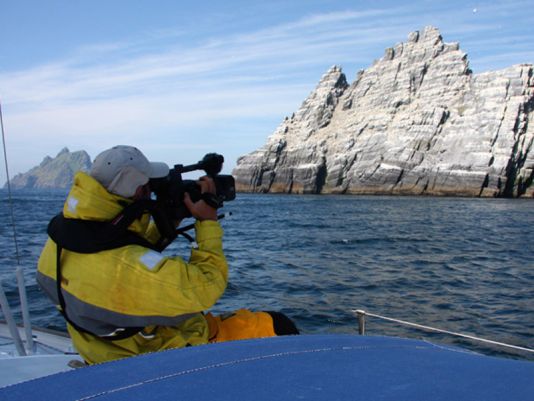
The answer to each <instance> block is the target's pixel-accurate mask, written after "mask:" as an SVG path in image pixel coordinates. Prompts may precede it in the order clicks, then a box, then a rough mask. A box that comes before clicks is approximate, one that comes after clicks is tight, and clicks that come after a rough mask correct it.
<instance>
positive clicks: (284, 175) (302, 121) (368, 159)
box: [233, 27, 534, 197]
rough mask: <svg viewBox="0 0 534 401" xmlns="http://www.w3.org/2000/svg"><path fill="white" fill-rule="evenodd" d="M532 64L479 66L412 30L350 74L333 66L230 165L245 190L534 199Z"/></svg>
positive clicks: (430, 33) (429, 33)
mask: <svg viewBox="0 0 534 401" xmlns="http://www.w3.org/2000/svg"><path fill="white" fill-rule="evenodd" d="M533 108H534V77H533V67H532V65H531V64H522V65H515V66H512V67H509V68H506V69H504V70H501V71H495V72H487V73H483V74H478V75H474V74H473V73H472V72H471V70H470V69H469V66H468V61H467V56H466V54H465V53H464V52H462V51H461V50H460V47H459V45H458V43H444V42H443V40H442V37H441V35H440V33H439V31H438V30H437V29H436V28H433V27H427V28H425V29H424V30H423V31H422V32H413V33H411V34H410V35H409V36H408V40H407V42H406V43H399V44H397V45H395V46H394V47H392V48H388V49H386V51H385V54H384V56H383V57H382V58H381V59H380V60H377V61H375V63H374V64H373V65H372V66H371V67H369V68H367V69H366V70H362V71H360V72H358V74H357V75H356V77H355V80H354V82H353V83H352V84H350V85H349V84H348V83H347V80H346V77H345V75H344V74H343V72H342V71H341V68H339V67H332V68H331V69H330V70H329V71H327V72H326V74H325V75H324V76H323V77H322V78H321V80H320V82H319V84H318V85H317V87H316V89H315V90H314V91H313V92H312V93H311V94H310V96H309V97H308V98H307V99H306V100H305V101H304V103H303V104H302V106H301V107H300V109H299V110H298V111H297V112H296V113H294V114H293V116H291V117H287V118H286V119H285V120H284V121H283V122H282V123H281V124H280V126H279V127H278V128H277V129H276V131H275V132H274V133H273V134H272V135H271V136H270V137H269V138H268V139H267V143H266V144H265V145H264V146H263V147H261V148H260V149H258V150H256V151H254V152H252V153H250V154H248V155H245V156H242V157H241V158H239V160H238V163H237V167H236V168H235V170H234V171H233V175H234V176H235V178H236V182H237V189H238V190H239V191H246V192H282V193H351V194H399V195H400V194H406V195H450V196H482V197H497V196H504V197H519V196H522V197H534V185H533V179H534V148H533V139H534V121H533V119H534V113H533Z"/></svg>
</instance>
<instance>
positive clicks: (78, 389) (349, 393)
mask: <svg viewBox="0 0 534 401" xmlns="http://www.w3.org/2000/svg"><path fill="white" fill-rule="evenodd" d="M533 394H534V363H532V362H528V361H519V360H512V359H504V358H494V357H488V356H484V355H479V354H476V353H473V352H468V351H465V350H462V349H456V348H450V347H443V346H438V345H435V344H431V343H428V342H425V341H419V340H408V339H401V338H393V337H375V336H350V335H302V336H286V337H275V338H269V339H258V340H246V341H233V342H227V343H220V344H208V345H203V346H196V347H188V348H184V349H176V350H170V351H165V352H158V353H153V354H146V355H141V356H137V357H133V358H127V359H123V360H120V361H115V362H110V363H104V364H101V365H94V366H89V367H85V368H81V369H76V370H73V371H70V372H65V373H60V374H56V375H52V376H48V377H44V378H41V379H36V380H32V381H30V382H27V383H22V384H18V385H15V386H10V387H7V388H4V389H0V399H24V400H45V399H53V400H57V401H60V400H73V399H89V398H98V399H99V400H129V401H130V400H133V401H135V400H143V401H144V400H147V399H158V400H171V399H172V400H174V399H187V400H189V401H192V400H209V399H218V400H245V399H254V400H255V401H261V400H298V399H306V400H373V399H375V400H376V399H380V400H386V401H387V400H395V401H399V400H410V401H417V400H434V401H440V400H447V401H449V400H456V401H461V400H469V401H472V400H485V401H492V400H515V401H522V400H525V401H526V400H529V401H532V400H533Z"/></svg>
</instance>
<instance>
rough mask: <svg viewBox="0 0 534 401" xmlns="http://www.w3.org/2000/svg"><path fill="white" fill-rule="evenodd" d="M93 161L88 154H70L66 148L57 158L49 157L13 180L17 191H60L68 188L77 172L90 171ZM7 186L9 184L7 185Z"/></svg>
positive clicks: (12, 183)
mask: <svg viewBox="0 0 534 401" xmlns="http://www.w3.org/2000/svg"><path fill="white" fill-rule="evenodd" d="M90 168H91V159H90V157H89V155H88V154H87V152H85V151H83V150H82V151H77V152H72V153H71V152H69V150H68V149H67V148H64V149H63V150H61V152H59V153H58V154H57V156H56V157H55V158H51V157H50V156H47V157H45V158H44V159H43V161H42V162H41V164H40V165H39V166H37V167H34V168H32V169H31V170H30V171H28V172H27V173H24V174H17V175H16V176H15V177H13V179H12V180H11V187H12V188H15V189H21V188H25V189H30V188H40V189H59V188H68V187H69V186H70V185H71V184H72V179H73V177H74V174H75V173H76V172H77V171H80V170H81V171H89V169H90ZM6 185H7V183H6Z"/></svg>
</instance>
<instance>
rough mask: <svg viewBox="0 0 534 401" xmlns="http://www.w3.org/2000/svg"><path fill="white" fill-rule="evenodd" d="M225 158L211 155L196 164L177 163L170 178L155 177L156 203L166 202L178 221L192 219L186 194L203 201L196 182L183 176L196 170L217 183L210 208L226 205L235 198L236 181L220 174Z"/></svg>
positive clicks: (170, 173)
mask: <svg viewBox="0 0 534 401" xmlns="http://www.w3.org/2000/svg"><path fill="white" fill-rule="evenodd" d="M223 162H224V157H223V156H222V155H219V154H217V153H208V154H207V155H206V156H204V158H203V159H202V160H201V161H199V162H198V163H196V164H191V165H188V166H184V165H182V164H176V165H175V166H174V168H172V169H171V170H169V175H168V176H166V177H163V178H151V179H150V189H151V190H152V192H154V194H155V195H156V201H157V202H158V203H163V204H164V205H165V207H166V208H167V210H172V212H173V214H174V216H173V218H175V219H176V220H181V219H183V218H185V217H191V213H190V212H189V210H188V209H187V207H186V206H185V204H184V202H183V199H184V194H185V193H188V194H189V196H190V197H191V200H192V201H193V202H197V201H198V200H200V199H203V198H202V193H201V191H200V186H199V185H198V184H197V181H195V180H184V179H182V174H183V173H187V172H190V171H195V170H204V171H205V172H206V175H208V176H209V177H211V178H212V179H213V181H214V182H215V188H216V193H215V194H214V196H212V198H211V199H210V201H211V202H210V205H212V206H214V207H221V206H222V204H223V202H225V201H232V200H234V199H235V180H234V177H232V176H231V175H223V174H219V173H220V171H221V169H222V165H223Z"/></svg>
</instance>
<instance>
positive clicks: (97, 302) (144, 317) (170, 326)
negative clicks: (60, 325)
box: [37, 173, 228, 363]
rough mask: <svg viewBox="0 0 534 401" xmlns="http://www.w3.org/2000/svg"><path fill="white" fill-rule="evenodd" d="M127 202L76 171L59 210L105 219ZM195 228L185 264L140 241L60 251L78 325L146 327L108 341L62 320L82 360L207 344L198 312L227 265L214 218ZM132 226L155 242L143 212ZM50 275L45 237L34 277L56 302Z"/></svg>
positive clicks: (52, 250)
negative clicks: (87, 251)
mask: <svg viewBox="0 0 534 401" xmlns="http://www.w3.org/2000/svg"><path fill="white" fill-rule="evenodd" d="M127 202H128V200H127V199H124V198H121V197H119V196H116V195H113V194H110V193H108V192H107V191H106V190H105V189H104V188H103V187H102V186H101V185H100V184H99V183H98V182H97V181H95V180H94V179H93V178H91V177H90V176H89V175H87V174H84V173H78V174H77V175H76V176H75V179H74V184H73V187H72V189H71V191H70V193H69V196H68V197H67V200H66V202H65V205H64V208H63V214H64V215H65V217H67V218H77V219H84V220H97V221H106V220H110V219H112V218H113V217H114V216H115V215H117V214H118V213H119V212H120V211H121V210H122V208H123V207H124V205H125V203H127ZM195 229H196V241H197V243H198V248H195V249H192V251H191V256H190V259H189V263H186V262H185V261H183V260H182V259H181V258H178V257H167V256H163V255H162V254H161V253H158V252H156V251H153V250H150V249H148V248H144V247H142V246H139V245H127V246H124V247H121V248H117V249H112V250H107V251H101V252H97V253H92V254H80V253H75V252H71V251H67V250H63V252H62V254H61V266H62V276H63V279H62V290H63V292H62V293H63V295H64V297H65V299H66V305H67V310H68V315H69V318H71V319H72V320H73V321H74V322H76V323H83V324H81V326H82V327H87V325H90V327H91V329H96V330H91V331H93V332H95V333H98V334H110V331H113V330H114V329H115V328H117V327H145V330H144V331H143V332H142V333H140V334H138V335H135V336H133V337H130V338H126V339H124V340H119V341H113V342H111V341H108V340H104V339H101V338H99V337H96V336H93V335H90V334H87V333H82V332H78V331H77V330H76V329H74V328H73V327H71V326H70V325H68V329H69V333H70V334H71V337H72V339H73V342H74V346H75V347H76V348H77V350H78V352H80V354H81V355H82V356H83V357H84V358H85V359H86V360H87V361H88V362H90V363H95V362H103V361H107V360H111V359H118V358H122V357H126V356H131V355H135V354H138V353H143V352H153V351H158V350H161V349H167V348H173V347H182V346H185V345H187V344H191V345H195V344H202V343H205V342H207V341H208V328H207V323H206V320H205V318H204V316H203V315H202V314H201V313H200V312H202V311H203V310H206V309H209V308H210V307H211V306H212V305H213V304H214V303H215V302H216V301H217V300H218V299H219V298H220V296H221V295H222V294H223V292H224V290H225V288H226V283H227V276H228V268H227V264H226V260H225V258H224V255H223V251H222V229H221V227H220V225H219V223H217V222H214V221H204V222H197V223H196V224H195ZM130 230H132V231H134V232H136V233H138V234H140V235H143V237H145V238H146V239H147V240H149V241H150V242H152V243H154V242H155V241H156V240H157V239H158V233H157V229H155V227H154V226H153V225H152V224H150V225H149V217H148V216H144V217H143V218H142V219H140V220H136V222H135V223H134V224H132V225H131V226H130ZM55 279H56V244H55V243H54V242H53V241H52V240H51V239H48V241H47V243H46V245H45V247H44V249H43V252H42V254H41V257H40V259H39V266H38V273H37V280H38V283H39V284H40V285H41V287H42V288H43V290H44V291H45V292H46V293H47V295H48V296H49V297H50V298H51V299H52V300H53V302H54V303H56V304H57V294H56V283H55ZM191 314H193V315H191ZM184 315H185V317H184ZM73 317H75V319H76V320H75V319H73Z"/></svg>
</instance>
